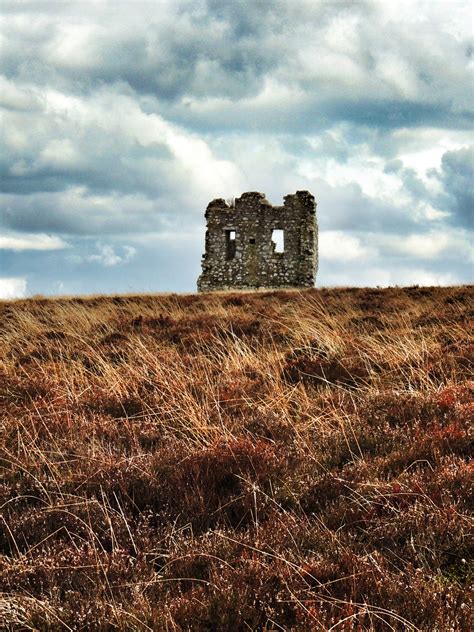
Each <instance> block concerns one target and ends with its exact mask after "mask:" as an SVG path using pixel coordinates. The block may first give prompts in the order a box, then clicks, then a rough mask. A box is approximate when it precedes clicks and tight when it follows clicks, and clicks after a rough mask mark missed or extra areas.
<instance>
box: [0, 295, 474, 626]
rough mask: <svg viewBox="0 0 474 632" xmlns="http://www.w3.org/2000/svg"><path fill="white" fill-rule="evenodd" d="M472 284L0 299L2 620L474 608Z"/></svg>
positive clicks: (68, 622) (433, 614) (352, 622)
mask: <svg viewBox="0 0 474 632" xmlns="http://www.w3.org/2000/svg"><path fill="white" fill-rule="evenodd" d="M473 299H474V289H473V287H452V288H424V287H410V288H388V289H383V290H382V289H318V290H316V289H315V290H305V291H286V292H283V291H281V292H279V291H275V292H263V293H219V294H207V295H206V294H203V295H189V296H178V295H166V296H164V295H159V296H117V297H90V298H54V299H45V298H41V297H36V298H33V299H29V300H18V301H13V302H1V303H0V424H1V425H0V432H1V436H0V474H1V480H0V508H1V510H0V514H1V517H0V593H1V594H0V620H1V621H2V622H3V625H4V626H5V629H7V630H20V629H21V630H31V629H39V630H51V631H59V630H61V631H62V630H104V631H105V630H136V631H142V630H160V631H161V630H168V631H181V630H182V631H187V630H189V631H194V632H201V631H208V632H211V631H214V630H215V631H226V630H228V631H235V632H239V631H242V632H243V631H249V630H254V631H262V632H263V631H264V630H275V631H276V630H288V631H291V630H295V631H306V630H324V631H326V630H338V631H345V632H348V631H356V630H357V631H370V630H374V631H377V630H427V631H428V630H429V631H433V630H439V631H443V632H444V631H449V630H453V631H460V632H461V631H464V630H466V631H467V630H469V629H471V624H472V621H470V619H469V616H470V601H469V591H468V588H469V586H470V583H471V582H472V562H470V558H469V552H470V549H469V545H470V540H469V529H470V526H471V525H472V522H471V521H470V510H471V509H472V489H473V486H472V482H473V470H472V468H471V467H470V463H469V456H470V449H471V445H472V444H471V443H470V440H471V439H472V437H470V428H472V420H473V412H474V405H473V398H472V395H473V382H472V381H469V378H470V371H471V370H472V361H473V351H474V345H473V340H472V337H471V335H470V326H472V316H473V309H472V306H473V304H474V300H473Z"/></svg>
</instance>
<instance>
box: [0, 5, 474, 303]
mask: <svg viewBox="0 0 474 632" xmlns="http://www.w3.org/2000/svg"><path fill="white" fill-rule="evenodd" d="M0 12H1V14H2V15H1V16H0V117H1V119H0V120H1V125H0V179H1V181H0V184H1V186H0V296H3V297H11V296H22V295H26V296H28V295H34V294H38V293H42V294H77V293H81V294H87V293H96V292H101V293H102V292H107V293H112V292H135V291H139V292H147V291H154V292H160V291H177V292H182V291H194V290H195V282H196V278H197V276H198V274H199V268H200V257H201V254H202V251H203V247H204V217H203V214H204V209H205V207H206V205H207V203H208V202H209V201H210V200H211V199H213V198H215V197H224V198H231V197H235V196H238V195H240V194H241V193H242V192H244V191H249V190H258V191H263V192H265V193H266V195H267V198H268V199H269V200H270V202H272V203H273V204H281V203H282V197H283V196H284V195H285V194H287V193H293V192H295V191H296V190H298V189H309V190H310V191H311V192H312V193H313V194H314V195H315V197H316V200H317V201H318V217H319V226H320V270H319V274H318V281H317V283H318V285H326V286H328V285H329V286H331V285H381V286H385V285H396V284H398V285H411V284H420V285H422V284H457V283H466V282H470V281H472V269H473V254H472V218H473V186H474V178H473V162H474V139H473V135H472V129H473V98H472V97H473V81H472V79H473V78H472V72H473V68H474V39H473V26H472V23H473V22H472V21H473V15H472V6H471V3H470V2H469V1H466V2H463V1H459V2H457V1H455V0H454V1H453V0H452V1H447V2H440V1H436V0H429V1H427V2H415V1H413V0H410V1H409V2H406V3H404V2H399V1H397V2H394V1H393V0H390V1H378V2H374V1H360V2H344V1H335V0H331V1H326V2H321V1H319V2H318V1H317V0H311V1H309V0H308V1H306V0H285V1H279V0H272V1H271V2H270V1H260V2H258V1H255V0H192V1H190V2H188V1H183V2H179V1H177V0H170V1H169V2H168V1H160V2H132V1H128V2H119V1H118V0H115V1H111V2H105V1H94V2H87V1H85V0H83V1H78V2H46V1H39V0H38V1H36V2H21V1H16V2H9V1H6V0H2V3H1V4H0Z"/></svg>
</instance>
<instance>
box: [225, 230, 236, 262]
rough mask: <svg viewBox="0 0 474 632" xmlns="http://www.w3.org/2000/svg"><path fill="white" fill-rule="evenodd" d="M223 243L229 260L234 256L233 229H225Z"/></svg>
mask: <svg viewBox="0 0 474 632" xmlns="http://www.w3.org/2000/svg"><path fill="white" fill-rule="evenodd" d="M225 245H226V256H227V260H228V261H230V260H231V259H234V257H235V230H226V231H225Z"/></svg>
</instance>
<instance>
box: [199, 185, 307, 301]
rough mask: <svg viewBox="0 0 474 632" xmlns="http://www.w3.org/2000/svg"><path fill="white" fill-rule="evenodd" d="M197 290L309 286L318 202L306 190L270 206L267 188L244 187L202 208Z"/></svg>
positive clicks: (287, 196)
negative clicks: (203, 229) (203, 235)
mask: <svg viewBox="0 0 474 632" xmlns="http://www.w3.org/2000/svg"><path fill="white" fill-rule="evenodd" d="M206 221H207V230H206V251H205V253H204V255H203V257H202V274H201V276H200V277H199V279H198V282H197V286H198V290H199V291H200V292H208V291H212V290H226V289H258V288H293V287H313V286H314V282H315V278H316V272H317V268H318V224H317V221H316V203H315V201H314V196H313V195H311V193H309V191H297V192H296V193H295V194H294V195H286V196H285V198H284V204H283V206H272V205H271V204H270V202H269V201H268V200H267V199H266V197H265V194H263V193H258V192H249V193H243V194H242V195H241V196H240V197H239V198H236V199H235V201H234V202H233V203H230V204H229V203H227V202H226V201H225V200H223V199H222V198H219V199H217V200H213V201H212V202H210V203H209V205H208V207H207V209H206Z"/></svg>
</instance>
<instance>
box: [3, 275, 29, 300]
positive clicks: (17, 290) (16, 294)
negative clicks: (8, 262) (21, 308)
mask: <svg viewBox="0 0 474 632" xmlns="http://www.w3.org/2000/svg"><path fill="white" fill-rule="evenodd" d="M25 294H26V279H22V278H18V277H0V299H12V298H23V297H24V296H25Z"/></svg>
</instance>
